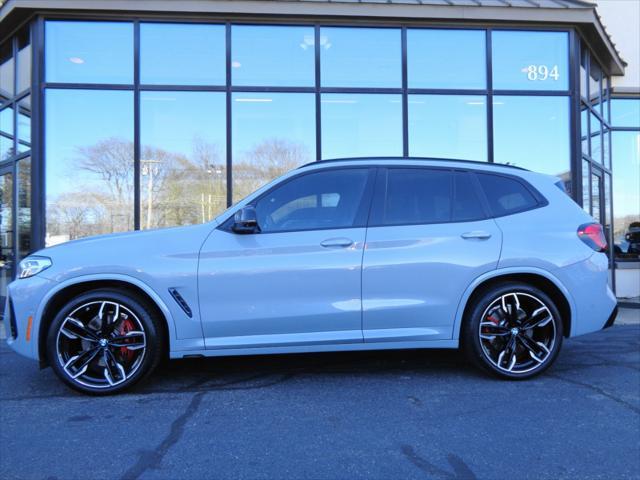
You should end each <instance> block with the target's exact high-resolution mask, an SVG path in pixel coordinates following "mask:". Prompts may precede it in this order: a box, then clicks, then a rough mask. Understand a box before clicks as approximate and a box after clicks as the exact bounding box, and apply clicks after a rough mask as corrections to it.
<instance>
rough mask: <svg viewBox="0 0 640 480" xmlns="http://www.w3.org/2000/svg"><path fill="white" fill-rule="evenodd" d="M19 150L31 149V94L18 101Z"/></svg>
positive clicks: (26, 150) (21, 151)
mask: <svg viewBox="0 0 640 480" xmlns="http://www.w3.org/2000/svg"><path fill="white" fill-rule="evenodd" d="M17 122H18V152H19V153H23V152H28V151H29V150H31V96H30V95H27V96H26V97H23V98H22V100H20V101H19V102H18V119H17Z"/></svg>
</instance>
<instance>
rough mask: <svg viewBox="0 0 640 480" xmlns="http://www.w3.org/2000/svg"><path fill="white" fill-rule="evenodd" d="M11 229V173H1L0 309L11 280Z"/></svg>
mask: <svg viewBox="0 0 640 480" xmlns="http://www.w3.org/2000/svg"><path fill="white" fill-rule="evenodd" d="M13 229H14V226H13V174H12V173H3V174H1V175H0V302H1V303H2V306H0V309H4V304H5V302H4V300H5V297H6V295H7V285H8V284H9V283H10V282H11V281H12V280H13V266H14V253H13V232H14V230H13ZM0 312H2V310H0Z"/></svg>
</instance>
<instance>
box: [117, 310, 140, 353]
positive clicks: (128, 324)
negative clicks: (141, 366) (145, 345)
mask: <svg viewBox="0 0 640 480" xmlns="http://www.w3.org/2000/svg"><path fill="white" fill-rule="evenodd" d="M134 327H135V325H134V324H133V322H132V321H131V320H129V319H126V320H123V321H122V323H121V324H120V331H119V332H118V334H119V335H122V336H124V335H126V334H127V332H130V331H131V330H133V329H134ZM135 353H136V352H134V351H133V350H129V349H128V348H127V347H120V357H121V358H122V360H124V361H125V362H130V361H131V360H133V356H134V355H135Z"/></svg>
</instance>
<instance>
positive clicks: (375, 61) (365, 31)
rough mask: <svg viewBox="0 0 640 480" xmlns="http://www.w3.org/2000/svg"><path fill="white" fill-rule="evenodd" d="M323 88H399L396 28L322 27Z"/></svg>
mask: <svg viewBox="0 0 640 480" xmlns="http://www.w3.org/2000/svg"><path fill="white" fill-rule="evenodd" d="M320 55H321V60H320V64H321V83H322V86H323V87H398V88H399V87H400V86H401V84H402V82H401V78H402V68H401V58H402V49H401V41H400V29H397V28H393V29H391V28H342V27H330V28H323V29H322V30H321V33H320Z"/></svg>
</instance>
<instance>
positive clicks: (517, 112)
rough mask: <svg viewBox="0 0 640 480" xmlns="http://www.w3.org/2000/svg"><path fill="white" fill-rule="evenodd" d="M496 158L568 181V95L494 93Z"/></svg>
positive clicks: (499, 160) (496, 159)
mask: <svg viewBox="0 0 640 480" xmlns="http://www.w3.org/2000/svg"><path fill="white" fill-rule="evenodd" d="M493 115H494V118H493V128H494V158H495V161H496V162H497V163H510V164H513V165H518V166H520V167H524V168H527V169H529V170H533V171H534V172H540V173H546V174H549V175H556V176H558V177H561V178H562V179H563V180H565V185H567V182H569V178H570V173H569V168H570V167H569V165H570V158H571V156H570V153H569V138H570V135H569V98H568V97H544V96H538V97H524V96H495V97H494V100H493Z"/></svg>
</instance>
